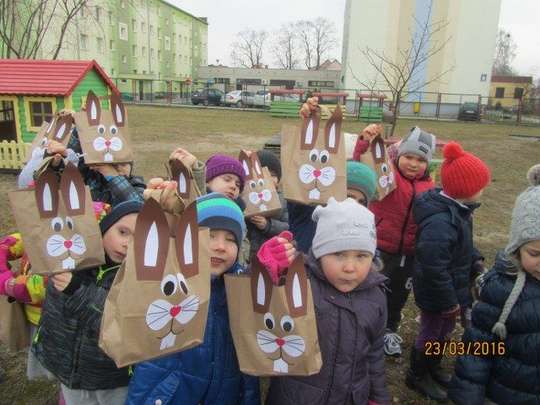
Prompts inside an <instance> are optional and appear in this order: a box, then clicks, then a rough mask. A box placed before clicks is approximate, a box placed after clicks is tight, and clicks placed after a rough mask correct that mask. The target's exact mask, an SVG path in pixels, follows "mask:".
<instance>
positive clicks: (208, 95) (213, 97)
mask: <svg viewBox="0 0 540 405" xmlns="http://www.w3.org/2000/svg"><path fill="white" fill-rule="evenodd" d="M224 98H225V97H224V93H223V92H222V91H221V90H218V89H202V90H197V91H194V92H193V93H192V94H191V102H192V103H193V104H195V105H198V104H199V103H200V104H203V105H209V104H214V105H220V104H223V101H224Z"/></svg>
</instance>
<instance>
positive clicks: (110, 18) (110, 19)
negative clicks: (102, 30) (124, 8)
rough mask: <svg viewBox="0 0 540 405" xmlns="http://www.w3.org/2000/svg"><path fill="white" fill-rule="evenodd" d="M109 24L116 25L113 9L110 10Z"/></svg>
mask: <svg viewBox="0 0 540 405" xmlns="http://www.w3.org/2000/svg"><path fill="white" fill-rule="evenodd" d="M109 25H114V20H113V15H112V11H109Z"/></svg>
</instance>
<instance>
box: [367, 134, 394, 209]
mask: <svg viewBox="0 0 540 405" xmlns="http://www.w3.org/2000/svg"><path fill="white" fill-rule="evenodd" d="M359 139H362V135H361V136H360V137H359ZM360 162H362V163H364V164H366V165H368V166H369V167H371V168H372V169H373V170H374V171H375V174H376V177H377V200H382V199H383V198H384V197H386V196H387V195H388V194H390V192H392V191H393V190H395V188H396V182H395V178H394V167H393V165H392V163H391V162H390V159H389V158H388V153H387V152H386V145H385V144H384V140H383V138H382V135H381V134H378V135H375V136H374V137H372V138H371V140H369V147H368V150H367V151H366V152H364V153H363V154H362V155H360Z"/></svg>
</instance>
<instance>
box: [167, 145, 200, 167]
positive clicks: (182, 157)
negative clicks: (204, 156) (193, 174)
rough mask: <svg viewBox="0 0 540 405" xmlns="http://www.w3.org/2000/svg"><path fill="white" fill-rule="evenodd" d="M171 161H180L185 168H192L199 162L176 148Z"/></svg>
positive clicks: (189, 154) (185, 151)
mask: <svg viewBox="0 0 540 405" xmlns="http://www.w3.org/2000/svg"><path fill="white" fill-rule="evenodd" d="M169 160H179V161H180V162H182V163H183V164H184V166H186V167H190V168H191V167H193V165H194V164H195V162H197V158H196V157H195V156H194V155H192V154H191V153H189V152H188V151H187V150H186V149H183V148H176V149H175V150H174V151H173V152H172V153H171V156H169Z"/></svg>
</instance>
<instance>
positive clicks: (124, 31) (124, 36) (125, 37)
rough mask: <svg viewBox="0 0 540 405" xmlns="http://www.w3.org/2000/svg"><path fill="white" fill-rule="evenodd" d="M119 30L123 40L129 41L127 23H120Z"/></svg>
mask: <svg viewBox="0 0 540 405" xmlns="http://www.w3.org/2000/svg"><path fill="white" fill-rule="evenodd" d="M118 32H119V34H118V35H119V36H120V39H121V40H123V41H127V40H128V28H127V24H124V23H118Z"/></svg>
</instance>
